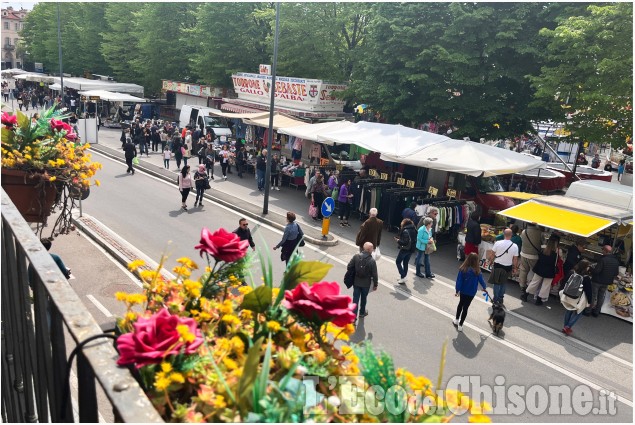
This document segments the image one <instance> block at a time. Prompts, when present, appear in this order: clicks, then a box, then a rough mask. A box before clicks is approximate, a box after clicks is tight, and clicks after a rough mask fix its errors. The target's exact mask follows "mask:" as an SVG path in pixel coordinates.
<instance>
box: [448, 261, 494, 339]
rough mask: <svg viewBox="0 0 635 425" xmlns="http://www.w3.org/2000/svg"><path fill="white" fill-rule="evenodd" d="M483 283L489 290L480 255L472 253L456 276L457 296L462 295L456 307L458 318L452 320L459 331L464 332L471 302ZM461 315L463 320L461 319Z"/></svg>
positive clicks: (484, 289) (485, 288) (484, 288)
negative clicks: (482, 271)
mask: <svg viewBox="0 0 635 425" xmlns="http://www.w3.org/2000/svg"><path fill="white" fill-rule="evenodd" d="M479 283H480V284H481V287H482V288H483V291H486V290H487V286H486V285H485V280H484V279H483V274H482V273H481V267H480V266H479V261H478V255H476V254H475V253H473V252H472V253H470V254H469V255H468V256H467V258H466V259H465V261H464V262H463V264H461V267H460V268H459V275H458V276H457V277H456V294H454V296H455V297H459V296H460V297H461V299H460V301H459V305H458V307H457V308H456V319H454V320H453V321H452V323H454V325H455V326H457V330H458V331H459V332H463V322H465V318H466V317H467V310H468V309H469V308H470V304H471V303H472V300H473V299H474V296H475V295H476V291H477V290H478V285H479ZM459 317H460V318H461V320H460V321H459Z"/></svg>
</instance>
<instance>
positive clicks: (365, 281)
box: [346, 242, 379, 321]
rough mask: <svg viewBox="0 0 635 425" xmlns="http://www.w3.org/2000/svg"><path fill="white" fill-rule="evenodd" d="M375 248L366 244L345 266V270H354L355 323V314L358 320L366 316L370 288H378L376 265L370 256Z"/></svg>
mask: <svg viewBox="0 0 635 425" xmlns="http://www.w3.org/2000/svg"><path fill="white" fill-rule="evenodd" d="M374 249H375V246H374V245H373V244H372V243H370V242H366V243H364V245H363V246H362V252H361V253H359V254H355V255H353V258H351V260H350V261H349V262H348V265H347V266H346V268H347V270H352V269H354V270H355V280H354V282H353V303H354V304H355V310H353V313H355V321H357V313H358V312H359V318H360V319H361V318H364V317H366V316H368V310H366V298H367V297H368V293H369V292H370V288H371V286H372V288H373V291H376V290H377V287H378V286H379V277H378V275H377V263H376V262H375V259H374V258H373V256H372V253H373V250H374Z"/></svg>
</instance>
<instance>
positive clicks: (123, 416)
mask: <svg viewBox="0 0 635 425" xmlns="http://www.w3.org/2000/svg"><path fill="white" fill-rule="evenodd" d="M1 202H2V208H1V212H2V223H1V226H2V227H1V229H0V231H1V232H2V264H1V266H2V294H1V296H2V299H1V302H2V352H1V361H2V422H3V423H13V422H76V421H79V422H98V418H99V411H98V401H97V382H99V386H100V387H101V388H102V389H103V392H104V393H105V395H106V397H107V399H108V401H107V402H105V403H107V404H110V405H109V406H108V405H106V407H105V408H107V409H108V408H112V410H113V414H114V417H115V419H116V420H117V421H121V422H141V423H144V422H162V420H161V417H160V416H159V415H158V413H157V412H156V410H155V409H154V408H153V406H152V403H151V402H150V400H148V398H147V397H146V396H145V394H144V393H143V391H142V389H141V388H140V387H139V385H138V383H137V381H136V380H135V379H134V378H133V376H132V374H131V373H130V371H129V370H128V369H124V368H120V367H118V366H117V365H116V363H115V361H116V359H117V352H116V350H115V349H114V347H113V341H112V339H108V338H105V337H102V336H103V332H102V330H101V329H100V328H99V326H98V325H97V322H95V320H94V319H93V317H92V316H91V314H90V313H89V312H88V310H86V308H85V307H84V305H83V304H82V301H81V300H80V298H79V297H78V295H77V294H76V293H75V291H74V290H73V289H72V288H71V286H70V285H69V283H68V282H67V280H66V279H65V277H64V275H63V274H62V273H61V271H60V270H59V268H58V267H57V265H56V264H55V262H54V261H53V259H52V258H51V256H50V255H49V254H48V252H47V251H46V249H45V248H44V247H43V246H42V244H41V243H40V241H39V239H38V238H37V237H36V235H35V234H34V232H33V230H32V229H31V228H30V227H29V225H28V224H27V223H26V222H25V221H24V219H23V218H22V216H21V215H20V213H19V212H18V211H17V209H16V208H15V206H14V204H13V202H11V199H10V198H9V197H8V196H7V194H6V193H5V191H4V190H2V201H1ZM65 330H66V334H67V335H68V336H69V337H70V338H71V339H72V340H73V344H74V345H75V347H76V348H77V356H76V374H77V384H78V385H77V386H78V390H77V403H76V405H77V407H78V410H79V415H78V416H79V417H78V418H75V417H74V413H73V409H72V403H71V394H70V383H69V382H68V376H69V375H70V371H69V369H68V367H69V366H68V358H67V347H66V341H65ZM91 337H95V339H94V340H91V341H90V342H88V343H84V344H82V342H83V341H87V340H88V339H90V338H91ZM82 346H83V348H81V349H79V348H78V347H82ZM100 404H101V406H100V407H101V408H102V409H103V408H104V407H103V404H104V402H103V401H102V402H101V403H100Z"/></svg>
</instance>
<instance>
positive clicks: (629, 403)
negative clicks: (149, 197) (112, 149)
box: [93, 152, 633, 407]
mask: <svg viewBox="0 0 635 425" xmlns="http://www.w3.org/2000/svg"><path fill="white" fill-rule="evenodd" d="M93 153H95V154H98V155H101V156H103V157H104V158H106V159H109V160H111V161H113V162H116V163H119V161H117V160H115V159H113V158H110V157H108V156H105V155H102V154H100V153H99V152H93ZM139 171H140V172H141V173H142V174H145V175H146V176H148V177H150V178H152V179H155V180H157V181H159V182H162V183H164V184H166V185H171V183H169V182H166V181H165V180H163V179H160V178H158V177H155V176H152V175H149V174H147V173H145V172H143V171H141V170H139ZM206 201H208V202H211V203H214V202H213V201H209V200H206ZM215 205H216V206H217V207H220V208H222V209H224V210H226V211H228V212H230V213H232V214H234V215H238V214H237V213H236V211H234V210H232V209H231V208H229V207H226V206H224V205H220V204H215ZM260 225H261V227H264V228H266V229H268V230H270V231H272V232H275V233H277V234H282V233H283V232H282V231H281V230H279V229H277V228H274V227H272V226H269V225H268V224H266V223H260ZM340 242H342V243H344V244H346V245H349V246H351V247H354V248H355V252H358V251H359V248H358V247H357V245H354V244H353V243H352V242H349V241H348V240H346V239H344V238H340ZM307 248H308V249H310V250H313V251H314V252H316V253H320V254H322V255H323V256H325V257H327V258H330V259H331V260H333V261H335V262H337V263H339V264H341V265H343V266H347V265H348V263H347V262H346V261H343V260H340V259H339V258H337V257H335V256H333V255H331V254H329V253H327V252H324V251H322V250H320V249H318V248H315V247H312V246H311V247H309V246H308V245H307V247H305V248H304V249H307ZM382 260H386V261H388V260H391V261H392V262H393V263H394V261H395V260H394V259H393V258H391V257H388V256H385V255H382ZM382 260H380V261H382ZM408 268H409V270H410V271H412V270H414V267H413V266H412V265H409V267H408ZM435 281H436V282H439V283H441V284H442V285H445V286H447V287H449V288H451V289H452V291H453V292H452V293H454V286H453V285H450V284H447V283H445V282H442V281H440V280H438V278H435ZM379 283H381V284H382V286H384V287H386V288H388V289H392V290H394V291H396V292H399V293H401V294H403V295H405V296H407V297H408V299H411V300H412V301H414V302H416V303H418V304H420V305H422V306H424V307H428V308H429V309H431V310H433V311H435V312H437V313H439V314H441V315H443V316H445V317H448V318H450V319H454V316H453V315H452V314H450V313H447V312H445V311H443V310H441V309H439V308H438V307H436V306H433V305H432V304H429V303H427V302H425V301H423V300H422V299H420V298H417V297H415V296H413V295H412V294H410V293H407V292H405V291H403V290H401V289H400V288H396V287H395V286H394V285H392V284H389V283H387V282H386V281H384V280H383V279H379ZM477 299H478V300H479V301H480V302H485V301H484V300H481V299H480V298H477ZM510 313H511V312H510ZM512 315H514V316H515V317H516V316H519V315H518V314H512ZM519 318H521V319H523V320H525V321H526V322H528V323H531V324H533V325H536V326H538V327H540V328H544V329H546V330H548V331H550V332H552V333H554V334H558V335H559V333H557V332H555V331H554V330H553V329H551V328H548V327H546V326H544V325H542V324H540V323H538V322H535V321H533V320H531V319H528V318H525V317H522V316H520V317H519ZM464 326H467V327H469V328H471V329H473V330H475V331H477V332H479V333H481V334H483V335H491V332H490V331H489V330H484V329H482V328H479V327H477V326H474V325H472V324H470V323H467V324H465V325H464ZM494 341H498V342H500V343H501V344H502V345H505V346H507V347H509V348H511V349H513V350H514V351H517V352H518V353H521V354H523V355H525V356H527V357H529V358H531V359H534V360H536V361H538V362H539V363H542V364H544V365H546V366H547V367H550V368H552V369H554V370H556V371H558V372H560V373H562V374H564V375H566V376H568V377H570V378H572V379H574V380H577V381H578V382H581V383H583V384H587V385H589V387H591V388H594V389H596V390H598V391H599V390H601V389H603V388H602V387H601V386H599V385H598V384H595V383H592V382H591V381H589V380H587V379H586V378H583V377H582V376H580V375H577V374H575V373H574V372H570V371H568V370H567V369H564V368H562V367H560V366H558V365H556V364H553V363H550V362H548V361H546V360H545V359H543V358H542V357H540V356H538V355H536V354H533V353H531V352H529V351H527V348H525V347H519V346H517V345H515V344H513V343H511V342H509V341H507V340H503V339H500V338H497V339H494ZM572 341H575V342H576V343H578V344H579V345H581V346H583V347H585V348H587V349H590V350H592V351H594V352H596V353H597V354H598V355H601V356H605V357H607V358H610V359H612V360H615V361H618V362H619V363H622V364H625V365H626V366H629V367H630V368H632V367H633V365H632V364H631V363H628V362H626V361H625V360H623V359H621V358H619V357H616V356H614V355H612V354H609V353H605V352H603V351H601V350H599V349H598V348H596V347H593V346H590V345H588V344H586V343H584V342H582V341H580V340H573V339H572ZM617 400H618V401H620V402H622V403H624V404H626V405H627V406H629V407H633V402H632V401H631V400H628V399H626V398H624V397H621V396H617Z"/></svg>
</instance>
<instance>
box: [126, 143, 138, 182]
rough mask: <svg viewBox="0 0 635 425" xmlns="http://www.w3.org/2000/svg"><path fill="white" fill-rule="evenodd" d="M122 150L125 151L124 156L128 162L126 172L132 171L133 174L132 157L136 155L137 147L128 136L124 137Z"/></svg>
mask: <svg viewBox="0 0 635 425" xmlns="http://www.w3.org/2000/svg"><path fill="white" fill-rule="evenodd" d="M123 151H124V152H125V156H126V164H128V169H127V170H126V173H130V172H132V174H134V168H132V159H133V158H135V157H136V156H137V148H136V147H135V145H134V143H132V139H131V138H130V137H128V138H127V139H126V144H125V145H123Z"/></svg>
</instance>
